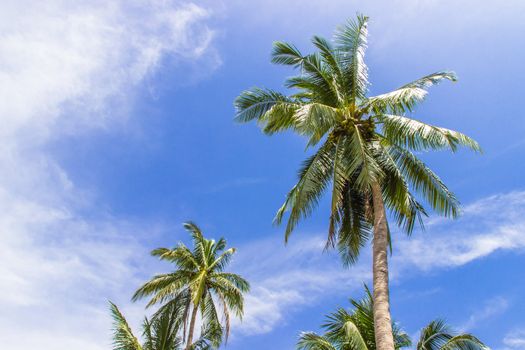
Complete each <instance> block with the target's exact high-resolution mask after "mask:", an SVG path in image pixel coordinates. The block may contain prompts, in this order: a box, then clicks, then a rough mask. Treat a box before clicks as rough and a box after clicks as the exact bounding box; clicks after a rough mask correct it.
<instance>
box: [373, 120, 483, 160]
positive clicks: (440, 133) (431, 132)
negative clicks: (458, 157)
mask: <svg viewBox="0 0 525 350" xmlns="http://www.w3.org/2000/svg"><path fill="white" fill-rule="evenodd" d="M377 119H378V120H379V121H380V122H381V123H382V125H383V135H384V138H386V139H387V140H389V141H390V142H392V143H395V144H397V145H399V146H401V147H406V148H408V149H412V150H415V151H420V150H428V149H432V150H439V149H449V150H452V151H456V150H457V149H458V147H459V146H464V147H467V148H470V149H472V150H474V151H476V152H480V151H481V148H480V146H479V144H478V143H477V142H476V141H474V140H473V139H471V138H470V137H468V136H466V135H464V134H462V133H460V132H457V131H454V130H450V129H445V128H441V127H437V126H433V125H429V124H426V123H423V122H420V121H418V120H415V119H411V118H408V117H404V116H400V115H390V114H382V115H378V116H377Z"/></svg>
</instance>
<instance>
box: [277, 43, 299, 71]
mask: <svg viewBox="0 0 525 350" xmlns="http://www.w3.org/2000/svg"><path fill="white" fill-rule="evenodd" d="M302 62H303V55H302V54H301V52H300V51H299V49H297V47H295V46H294V45H292V44H289V43H285V42H283V41H276V42H274V43H273V49H272V63H275V64H283V65H288V66H299V65H301V64H302Z"/></svg>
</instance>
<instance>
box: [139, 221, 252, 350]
mask: <svg viewBox="0 0 525 350" xmlns="http://www.w3.org/2000/svg"><path fill="white" fill-rule="evenodd" d="M184 228H185V229H186V230H187V231H188V232H190V234H191V236H192V239H193V250H191V249H189V248H188V247H187V246H186V245H184V244H183V243H179V244H178V246H177V247H175V248H174V249H168V248H158V249H155V250H153V251H152V252H151V254H152V255H153V256H157V257H159V258H160V259H161V260H165V261H168V262H170V263H173V264H175V267H176V270H175V271H173V272H170V273H165V274H160V275H156V276H154V277H153V278H152V279H151V280H150V281H148V282H146V283H145V284H144V285H143V286H142V287H140V288H139V289H138V290H137V291H136V292H135V294H134V295H133V298H132V300H133V301H136V300H139V299H142V298H145V297H149V296H151V299H150V301H149V303H148V306H151V305H154V304H158V303H161V304H164V306H163V307H170V305H171V304H172V303H180V300H181V298H182V299H183V300H185V310H184V325H186V323H187V322H189V330H188V332H187V333H186V327H185V326H184V331H183V333H184V336H187V340H186V350H189V349H190V347H191V344H192V341H193V335H194V332H195V323H196V320H197V314H198V312H199V310H200V314H201V318H202V320H203V323H204V324H205V325H206V324H208V325H210V324H219V323H220V319H219V315H218V313H217V305H219V307H220V308H222V313H223V321H224V322H223V324H224V326H223V328H224V330H225V333H226V341H227V339H228V335H229V332H230V312H233V313H234V314H235V315H236V316H237V317H241V318H242V315H243V305H244V297H243V293H246V292H248V291H249V288H250V285H249V283H248V282H247V281H246V280H245V279H243V278H242V277H241V276H239V275H237V274H234V273H230V272H225V271H224V270H225V268H226V267H227V266H228V263H229V262H230V259H231V257H232V256H233V254H234V253H235V248H229V249H226V240H225V239H224V238H221V239H219V240H218V241H217V242H215V241H214V240H211V239H206V238H204V236H203V235H202V232H201V230H200V229H199V227H198V226H197V225H196V224H194V223H193V222H188V223H185V224H184Z"/></svg>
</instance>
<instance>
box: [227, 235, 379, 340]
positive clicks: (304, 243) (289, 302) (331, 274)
mask: <svg viewBox="0 0 525 350" xmlns="http://www.w3.org/2000/svg"><path fill="white" fill-rule="evenodd" d="M323 247H324V241H323V239H322V238H320V237H312V236H309V235H299V233H298V234H297V236H296V237H295V239H293V241H292V242H290V244H289V245H288V246H286V247H285V246H284V244H283V242H282V237H278V238H277V237H274V238H270V239H266V240H262V241H256V242H252V243H249V244H247V245H245V246H241V247H239V252H238V256H237V257H236V259H235V262H234V266H233V267H232V269H236V270H238V271H239V272H240V273H241V274H242V275H243V276H245V278H247V279H248V280H249V281H250V282H251V285H252V291H251V293H250V294H249V295H248V296H247V297H246V306H245V317H244V319H243V322H242V323H239V322H238V320H237V321H236V323H237V325H236V327H235V328H234V331H235V329H237V330H238V333H241V334H245V335H249V334H263V333H267V332H270V331H271V330H273V329H274V328H275V327H276V326H277V325H279V324H283V323H286V321H287V320H288V316H290V314H291V313H292V312H294V311H296V310H297V309H298V308H299V307H304V306H309V305H312V304H314V303H315V302H318V301H319V300H320V299H321V298H323V297H329V296H330V295H340V294H341V293H348V292H349V291H352V290H355V289H358V288H360V287H361V286H362V281H364V280H367V279H369V277H370V272H369V269H368V268H367V266H365V264H362V265H358V266H355V267H353V268H352V270H351V272H350V271H349V270H345V269H343V268H342V267H341V263H340V260H339V258H338V257H337V255H336V254H327V253H325V254H322V251H323ZM363 258H364V260H366V257H363Z"/></svg>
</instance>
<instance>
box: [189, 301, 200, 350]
mask: <svg viewBox="0 0 525 350" xmlns="http://www.w3.org/2000/svg"><path fill="white" fill-rule="evenodd" d="M198 311H199V305H198V304H197V305H194V306H193V311H192V312H191V320H190V330H189V332H188V342H187V343H186V350H190V347H191V344H192V343H193V331H194V330H195V321H196V319H197V312H198Z"/></svg>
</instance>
